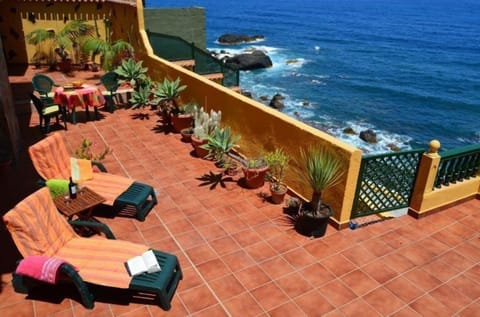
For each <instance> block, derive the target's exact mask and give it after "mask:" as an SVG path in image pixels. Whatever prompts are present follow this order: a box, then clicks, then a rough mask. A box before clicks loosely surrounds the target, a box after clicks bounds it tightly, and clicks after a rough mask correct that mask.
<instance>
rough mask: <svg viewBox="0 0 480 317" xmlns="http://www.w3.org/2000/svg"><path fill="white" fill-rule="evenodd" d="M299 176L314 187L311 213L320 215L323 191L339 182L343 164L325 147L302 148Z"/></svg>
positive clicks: (298, 163) (298, 161)
mask: <svg viewBox="0 0 480 317" xmlns="http://www.w3.org/2000/svg"><path fill="white" fill-rule="evenodd" d="M296 165H297V167H298V168H299V174H298V175H299V178H300V181H301V182H302V183H306V184H309V185H310V187H311V188H312V191H313V193H312V199H311V200H310V204H311V207H312V210H311V213H312V214H313V215H316V216H319V215H320V214H321V210H322V208H323V207H322V192H323V191H324V190H325V189H327V188H329V187H331V186H334V185H335V184H337V183H338V182H339V181H340V179H341V177H342V175H343V171H342V170H341V167H342V164H341V161H340V160H339V158H338V157H336V156H334V155H333V154H332V153H331V152H329V151H327V150H326V149H325V148H323V147H319V146H310V147H308V148H307V149H301V150H300V159H299V160H296Z"/></svg>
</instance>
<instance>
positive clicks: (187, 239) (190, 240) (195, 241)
mask: <svg viewBox="0 0 480 317" xmlns="http://www.w3.org/2000/svg"><path fill="white" fill-rule="evenodd" d="M175 239H176V240H177V241H178V243H180V246H181V247H182V248H183V249H190V248H192V247H194V246H197V245H200V244H202V243H205V240H203V238H202V236H201V235H200V234H199V233H198V232H197V231H195V230H193V231H188V232H186V233H182V234H177V235H175Z"/></svg>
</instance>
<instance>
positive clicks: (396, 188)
mask: <svg viewBox="0 0 480 317" xmlns="http://www.w3.org/2000/svg"><path fill="white" fill-rule="evenodd" d="M423 152H425V150H423V149H417V150H411V151H403V152H395V153H386V154H376V155H365V156H363V157H362V163H361V165H360V174H359V177H358V182H357V189H356V192H355V199H354V202H353V208H352V213H351V218H357V217H362V216H366V215H371V214H375V213H380V212H384V211H388V210H394V209H399V208H405V207H408V205H409V203H410V196H411V194H412V191H413V186H414V185H415V178H416V175H417V170H418V166H419V163H420V158H421V156H422V153H423Z"/></svg>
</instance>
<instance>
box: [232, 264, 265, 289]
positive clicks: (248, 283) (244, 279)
mask: <svg viewBox="0 0 480 317" xmlns="http://www.w3.org/2000/svg"><path fill="white" fill-rule="evenodd" d="M235 277H236V278H237V279H238V280H239V281H240V282H241V283H242V284H243V286H244V287H245V288H246V289H248V290H252V289H254V288H257V287H259V286H261V285H263V284H265V283H268V282H271V279H270V277H268V275H267V274H266V273H265V272H263V271H262V270H261V269H260V268H259V267H258V266H251V267H249V268H247V269H245V270H242V271H238V272H236V273H235Z"/></svg>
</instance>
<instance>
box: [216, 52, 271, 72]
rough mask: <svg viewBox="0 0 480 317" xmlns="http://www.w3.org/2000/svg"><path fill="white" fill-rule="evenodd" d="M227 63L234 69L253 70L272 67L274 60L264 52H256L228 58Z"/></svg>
mask: <svg viewBox="0 0 480 317" xmlns="http://www.w3.org/2000/svg"><path fill="white" fill-rule="evenodd" d="M225 63H226V64H227V65H229V66H231V67H232V68H234V69H239V70H253V69H260V68H268V67H272V60H271V59H270V57H269V56H268V55H266V54H265V53H264V52H262V51H258V50H257V51H254V52H252V53H249V54H239V55H235V56H233V57H230V58H227V59H226V60H225Z"/></svg>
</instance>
